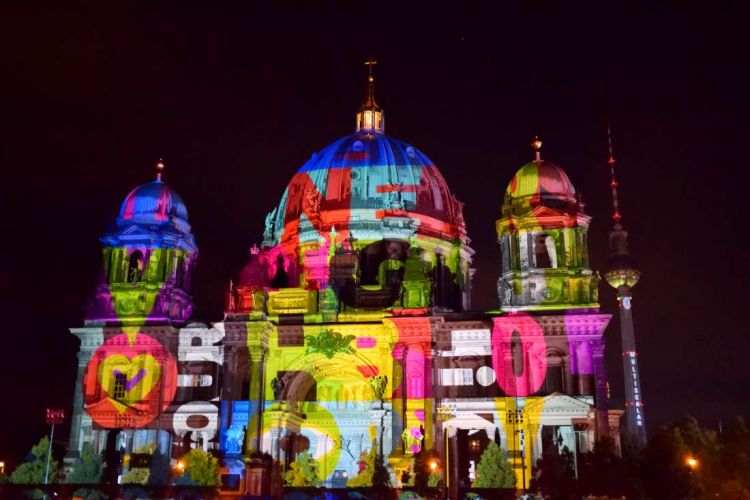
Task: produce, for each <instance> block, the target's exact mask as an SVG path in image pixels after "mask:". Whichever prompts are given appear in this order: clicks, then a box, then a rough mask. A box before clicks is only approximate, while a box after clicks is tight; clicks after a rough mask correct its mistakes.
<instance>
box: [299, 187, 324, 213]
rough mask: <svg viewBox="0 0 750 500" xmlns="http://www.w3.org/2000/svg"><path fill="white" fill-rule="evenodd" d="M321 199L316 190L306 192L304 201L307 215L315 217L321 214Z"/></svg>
mask: <svg viewBox="0 0 750 500" xmlns="http://www.w3.org/2000/svg"><path fill="white" fill-rule="evenodd" d="M320 197H321V196H320V193H319V192H318V190H317V189H315V188H312V189H308V190H307V191H306V192H305V198H304V199H303V201H302V203H303V205H304V211H305V213H307V214H309V215H313V214H317V213H318V212H320Z"/></svg>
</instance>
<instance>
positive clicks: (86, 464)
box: [64, 443, 105, 484]
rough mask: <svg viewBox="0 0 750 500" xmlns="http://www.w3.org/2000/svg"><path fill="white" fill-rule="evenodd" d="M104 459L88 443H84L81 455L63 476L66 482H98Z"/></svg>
mask: <svg viewBox="0 0 750 500" xmlns="http://www.w3.org/2000/svg"><path fill="white" fill-rule="evenodd" d="M104 467H105V463H104V459H103V458H102V456H101V455H100V454H98V453H97V452H96V450H94V447H93V446H92V445H91V444H90V443H84V445H83V448H82V449H81V455H80V456H79V457H78V459H77V460H76V461H75V462H74V463H73V467H72V469H71V471H70V473H68V475H67V476H66V477H65V481H64V482H65V483H68V484H99V483H100V482H101V480H102V476H103V475H104Z"/></svg>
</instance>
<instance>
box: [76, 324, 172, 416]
mask: <svg viewBox="0 0 750 500" xmlns="http://www.w3.org/2000/svg"><path fill="white" fill-rule="evenodd" d="M83 382H84V383H83V386H84V387H83V389H84V391H83V394H84V398H85V399H84V401H85V408H86V412H87V413H88V414H89V415H90V416H91V418H92V419H93V420H94V422H95V424H96V425H98V426H101V427H104V428H108V429H116V428H123V427H128V428H139V427H144V426H146V425H148V424H149V423H150V422H152V421H153V420H154V419H155V418H156V417H157V416H158V415H159V414H160V413H161V412H163V411H164V410H165V409H166V408H167V407H168V406H169V404H170V403H171V402H172V399H173V398H174V395H175V391H176V390H177V363H176V362H175V359H174V356H173V355H172V353H171V352H169V351H168V350H167V349H165V348H164V346H163V345H161V343H159V341H157V340H156V339H155V338H153V337H151V336H149V335H145V334H143V333H140V332H123V333H122V334H117V335H113V336H112V337H110V338H108V339H107V340H106V341H105V342H104V343H103V344H102V345H101V346H99V348H98V349H97V350H96V351H95V352H94V355H93V356H92V357H91V360H90V361H89V364H88V366H87V367H86V373H85V375H84V379H83Z"/></svg>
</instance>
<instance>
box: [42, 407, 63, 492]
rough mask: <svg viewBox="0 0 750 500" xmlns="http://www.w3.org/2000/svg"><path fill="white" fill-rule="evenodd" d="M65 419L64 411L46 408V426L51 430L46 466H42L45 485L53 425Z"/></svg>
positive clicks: (50, 453)
mask: <svg viewBox="0 0 750 500" xmlns="http://www.w3.org/2000/svg"><path fill="white" fill-rule="evenodd" d="M64 418H65V411H64V410H53V409H50V408H47V419H46V420H47V425H51V426H52V430H51V431H50V436H49V448H48V449H47V460H46V465H45V466H44V484H45V485H46V484H47V478H48V477H49V458H50V456H51V455H52V441H53V440H54V439H55V424H61V423H62V421H63V419H64ZM44 497H45V498H47V494H46V493H45V494H44Z"/></svg>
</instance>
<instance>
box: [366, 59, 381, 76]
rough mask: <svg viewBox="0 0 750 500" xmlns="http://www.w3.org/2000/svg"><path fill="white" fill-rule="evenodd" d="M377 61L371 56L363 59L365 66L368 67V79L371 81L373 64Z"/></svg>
mask: <svg viewBox="0 0 750 500" xmlns="http://www.w3.org/2000/svg"><path fill="white" fill-rule="evenodd" d="M377 63H378V62H377V61H376V60H375V59H373V58H372V57H371V58H369V59H368V60H367V61H365V66H367V67H368V68H369V75H368V80H369V81H373V80H374V77H373V74H372V69H373V66H375V65H376V64H377Z"/></svg>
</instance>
